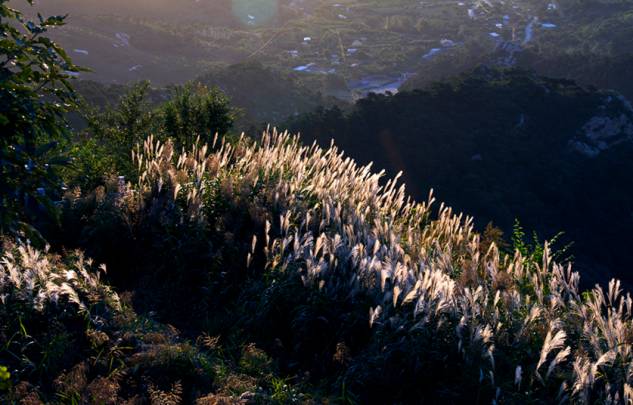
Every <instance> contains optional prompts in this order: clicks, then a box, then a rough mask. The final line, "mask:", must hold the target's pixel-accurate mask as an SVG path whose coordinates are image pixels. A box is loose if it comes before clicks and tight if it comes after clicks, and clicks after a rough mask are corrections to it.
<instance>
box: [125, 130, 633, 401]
mask: <svg viewBox="0 0 633 405" xmlns="http://www.w3.org/2000/svg"><path fill="white" fill-rule="evenodd" d="M211 150H213V151H212V152H211ZM134 158H135V161H136V163H137V165H138V167H139V169H140V170H141V173H142V174H141V177H140V181H139V184H138V185H137V186H136V187H135V191H130V192H129V193H128V195H127V197H126V198H132V199H137V200H138V201H140V202H143V203H147V202H148V201H152V199H156V198H157V196H158V195H161V196H169V197H170V198H171V199H172V200H173V203H174V204H178V203H179V202H180V203H181V204H183V205H182V206H183V207H184V209H186V212H187V215H188V216H189V218H191V219H192V220H196V221H204V220H205V201H208V200H209V199H210V198H213V197H214V196H210V193H211V188H210V187H209V184H210V183H211V182H220V183H221V187H220V190H222V193H223V194H222V196H221V197H222V198H226V199H229V200H230V199H232V198H237V196H244V195H256V196H257V197H256V198H257V199H258V200H257V201H258V204H260V206H263V207H265V208H266V209H265V213H264V214H263V215H264V221H265V226H264V229H263V232H261V233H260V234H257V233H256V234H255V235H253V239H252V252H251V253H250V254H249V256H248V257H245V258H244V259H243V260H244V264H245V265H246V264H251V261H252V257H253V256H254V255H257V252H262V253H263V255H265V258H266V266H267V267H268V268H269V269H275V270H277V271H280V272H284V271H298V272H299V273H300V275H301V277H302V279H303V281H304V284H305V286H306V287H313V288H318V289H319V290H321V291H322V292H323V293H325V294H328V295H332V296H338V297H353V296H355V295H358V294H364V295H369V296H370V297H371V298H372V300H373V303H374V304H373V305H372V307H371V308H368V309H367V310H368V313H369V320H370V323H371V324H372V325H373V327H374V328H380V327H381V325H382V324H383V323H384V322H389V323H390V324H391V326H392V327H393V323H394V322H395V323H399V324H401V325H400V326H402V327H405V328H408V329H409V330H412V331H413V330H427V331H428V330H436V331H437V333H440V330H441V331H442V332H441V333H446V332H445V331H446V330H451V328H446V327H445V326H447V325H448V326H451V325H452V330H453V331H454V332H453V333H454V336H453V338H454V339H455V340H456V342H457V345H456V347H455V350H457V351H459V352H460V353H461V355H462V356H463V358H464V360H466V361H467V362H471V363H472V362H474V363H475V364H479V367H480V373H481V376H482V380H485V381H486V383H489V384H491V385H492V386H493V387H495V388H496V392H497V394H496V396H497V398H503V397H504V395H511V394H518V393H520V392H558V401H560V402H568V401H572V402H586V401H590V400H596V399H597V400H601V401H606V402H609V403H611V402H613V403H619V402H623V401H628V400H630V399H631V392H632V389H631V384H632V383H633V366H631V359H632V355H633V354H632V350H631V348H632V346H631V343H632V336H633V334H632V324H631V305H632V303H633V301H632V300H631V297H630V295H628V294H627V295H623V294H622V292H621V290H620V287H619V282H618V281H615V280H614V281H612V282H611V283H610V284H609V287H608V290H607V291H604V290H603V289H602V288H600V287H598V286H596V287H595V288H594V289H593V290H592V291H590V292H588V293H585V294H581V292H580V291H579V290H578V283H579V277H580V276H579V275H578V273H575V272H573V270H572V269H571V267H562V266H561V265H559V264H557V263H554V262H553V261H552V260H550V252H549V249H548V247H547V246H545V252H546V253H545V255H544V258H543V261H542V263H531V264H530V263H526V260H525V258H523V257H521V255H520V254H519V253H517V254H516V255H515V256H514V257H510V256H507V255H502V254H500V252H499V250H498V249H497V247H496V246H495V245H494V244H493V245H491V246H490V247H489V248H488V249H487V250H486V251H482V250H480V236H479V235H478V234H477V233H476V232H474V231H473V225H472V220H471V219H470V218H465V217H463V216H462V215H456V214H455V213H453V212H452V210H451V209H450V208H448V207H446V206H443V205H441V206H440V207H439V209H437V211H436V214H435V215H434V216H433V215H432V211H431V206H432V204H433V199H432V197H429V200H428V201H427V202H424V203H417V202H414V201H412V200H411V199H409V198H408V197H407V195H406V193H405V190H404V187H403V186H398V184H397V179H392V180H388V181H386V182H382V179H381V177H382V173H377V174H376V173H373V172H372V171H371V167H370V166H366V167H360V166H358V165H356V164H355V163H354V161H353V160H351V159H349V158H346V157H345V156H344V155H343V154H342V153H340V152H339V151H338V150H337V149H336V148H335V147H331V148H329V149H327V150H324V149H321V148H319V147H317V146H315V145H312V146H302V145H301V144H300V143H299V142H298V139H297V137H294V136H290V135H288V134H280V133H276V132H271V133H265V134H264V135H263V137H262V138H261V140H260V142H259V143H251V142H249V141H247V140H246V139H242V140H241V141H240V142H239V143H238V144H236V145H228V144H223V145H220V146H218V147H216V146H215V145H213V147H210V148H208V147H206V146H205V147H200V148H195V149H194V150H193V151H191V152H187V153H185V152H183V153H182V154H180V155H179V156H176V155H175V154H174V152H173V148H172V147H171V145H170V144H167V145H163V144H160V143H159V142H157V141H154V140H153V139H151V138H150V139H148V140H147V142H146V143H145V145H144V147H143V148H142V149H141V148H139V150H137V151H136V153H135V156H134ZM216 197H217V196H216ZM431 218H434V219H431ZM465 275H467V276H465ZM535 342H536V343H535ZM535 344H536V345H537V346H538V347H536V348H534V347H532V346H534V345H535ZM517 347H525V348H531V349H536V350H531V352H536V353H534V354H533V355H532V356H531V357H529V356H527V357H526V356H523V357H522V358H521V359H520V360H519V361H520V363H518V364H515V365H514V366H513V367H512V369H513V370H516V372H515V373H513V374H512V375H503V374H498V373H497V372H496V371H497V368H496V363H497V361H498V359H499V358H501V357H503V361H506V362H507V361H509V360H508V359H509V358H511V356H510V354H511V353H512V352H513V351H515V350H516V348H517ZM528 351H530V350H528Z"/></svg>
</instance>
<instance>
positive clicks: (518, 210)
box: [290, 67, 633, 281]
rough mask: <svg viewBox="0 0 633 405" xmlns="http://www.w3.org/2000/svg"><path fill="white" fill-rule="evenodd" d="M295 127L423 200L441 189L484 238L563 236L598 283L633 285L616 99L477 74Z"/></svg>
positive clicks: (322, 114)
mask: <svg viewBox="0 0 633 405" xmlns="http://www.w3.org/2000/svg"><path fill="white" fill-rule="evenodd" d="M290 126H291V128H292V129H293V130H296V131H300V132H301V133H302V138H303V140H304V142H311V141H312V140H317V141H319V143H321V144H327V143H329V142H330V140H331V139H332V138H333V139H334V140H335V142H336V144H337V145H339V146H340V147H341V148H342V149H343V150H345V151H346V153H347V154H348V155H350V156H352V157H354V158H357V159H360V160H361V161H363V162H369V161H373V162H374V163H375V167H378V168H386V169H387V171H388V172H389V173H390V174H392V175H393V174H395V173H397V172H398V171H401V170H402V171H403V172H404V175H403V178H404V180H405V183H406V185H407V189H408V190H409V192H411V193H412V194H413V195H415V196H416V197H417V198H418V199H422V198H425V197H426V194H427V193H428V190H429V189H430V188H433V189H435V191H436V195H437V196H439V199H440V200H442V201H446V202H447V203H448V204H450V205H451V206H453V207H454V208H455V209H457V210H461V211H464V212H466V213H467V214H471V215H474V216H475V218H476V221H477V224H478V226H480V227H482V228H483V226H485V225H486V223H487V222H488V221H493V222H494V224H496V225H498V226H500V227H501V228H502V229H503V230H504V231H506V233H507V232H510V231H511V229H512V225H513V221H514V220H515V218H518V219H520V220H521V222H522V223H523V224H524V225H526V227H527V228H528V229H534V230H536V231H537V232H538V234H539V235H540V236H542V237H544V238H550V237H552V236H553V235H555V234H556V233H557V232H559V231H565V232H566V237H567V238H568V240H571V241H574V242H575V245H574V248H573V249H572V252H573V253H574V255H575V260H576V264H577V268H580V269H581V270H582V271H586V273H587V274H585V276H587V278H590V279H591V281H594V280H598V279H600V280H604V279H606V278H607V277H608V275H614V274H617V275H618V276H620V277H623V278H625V279H627V280H633V275H631V274H630V273H629V272H628V269H629V266H628V259H629V250H628V248H627V246H630V244H631V242H632V240H631V235H632V234H633V212H632V211H631V207H632V206H633V195H632V194H631V193H630V190H631V189H633V177H632V176H631V172H632V170H633V142H632V140H633V110H632V109H631V106H630V104H629V103H628V102H627V101H626V100H625V99H624V98H622V97H620V96H618V95H617V94H615V93H611V92H601V91H596V90H588V89H585V88H583V87H580V86H578V85H576V84H575V83H573V82H571V81H566V80H553V79H546V78H543V77H539V76H536V75H534V74H531V73H527V72H524V71H521V70H492V69H488V68H484V67H481V68H478V69H476V70H475V71H473V72H471V73H469V74H466V75H462V76H460V77H458V78H455V79H453V80H450V81H446V82H441V83H436V84H434V85H432V86H430V87H429V88H427V89H426V90H415V91H410V92H402V93H399V94H397V95H394V96H389V95H387V96H385V95H370V96H369V97H367V98H365V99H361V100H359V101H358V102H357V103H356V105H355V106H354V108H353V109H352V110H351V111H349V112H343V111H341V110H340V109H338V108H332V109H320V110H318V111H316V112H314V113H312V114H308V115H304V116H301V117H300V118H297V119H295V120H294V122H293V123H292V124H291V125H290ZM600 264H601V265H600ZM603 266H604V267H603ZM605 267H606V268H605Z"/></svg>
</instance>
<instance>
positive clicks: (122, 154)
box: [69, 81, 159, 189]
mask: <svg viewBox="0 0 633 405" xmlns="http://www.w3.org/2000/svg"><path fill="white" fill-rule="evenodd" d="M149 88H150V84H149V82H148V81H143V82H139V83H136V84H135V85H134V86H132V87H131V88H130V89H129V90H128V91H127V93H125V94H123V95H122V96H121V97H120V99H119V101H118V103H117V104H116V105H115V106H110V107H107V108H106V109H105V110H103V111H99V110H97V109H91V110H89V111H88V112H87V113H86V118H87V121H88V130H87V133H86V134H84V136H83V137H81V139H78V142H77V144H76V145H74V147H73V151H72V154H73V157H74V158H75V159H74V160H75V164H74V170H73V171H72V174H71V175H70V176H69V177H70V178H71V179H72V180H70V182H71V183H72V184H74V185H79V186H81V187H82V188H87V189H91V188H93V187H94V186H96V185H97V184H98V183H99V182H101V181H102V180H103V177H104V176H108V175H110V174H112V175H114V174H120V175H124V176H131V175H132V174H133V173H134V168H133V167H132V164H131V159H130V151H131V150H132V149H133V148H134V146H135V145H136V144H138V143H140V142H142V141H143V140H144V139H145V138H146V137H147V136H148V135H149V134H151V133H152V132H155V131H156V130H157V129H158V126H159V124H158V123H157V122H156V120H155V119H156V114H155V113H154V111H153V110H152V106H151V105H150V103H149V102H148V101H147V95H148V91H149Z"/></svg>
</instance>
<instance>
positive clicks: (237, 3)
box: [231, 0, 279, 26]
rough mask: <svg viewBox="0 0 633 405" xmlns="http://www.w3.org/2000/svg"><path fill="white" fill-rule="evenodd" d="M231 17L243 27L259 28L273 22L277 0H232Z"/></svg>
mask: <svg viewBox="0 0 633 405" xmlns="http://www.w3.org/2000/svg"><path fill="white" fill-rule="evenodd" d="M231 3H232V7H233V15H235V17H236V18H237V19H238V20H239V21H240V22H241V23H242V24H244V25H252V26H259V25H265V24H268V23H271V22H273V21H275V19H276V18H277V15H278V13H279V0H232V2H231Z"/></svg>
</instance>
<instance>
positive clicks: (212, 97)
mask: <svg viewBox="0 0 633 405" xmlns="http://www.w3.org/2000/svg"><path fill="white" fill-rule="evenodd" d="M163 114H164V115H163V117H164V131H165V134H166V135H167V136H169V137H171V138H173V139H174V140H175V141H176V143H177V144H178V145H179V146H189V145H191V144H193V143H194V142H195V141H196V139H197V138H198V137H200V139H201V140H202V141H203V142H210V141H211V140H212V139H213V137H214V136H215V134H216V133H218V134H220V135H226V133H227V132H228V131H229V130H230V129H231V128H232V126H233V123H234V121H235V116H236V114H235V111H234V109H233V108H232V107H231V105H230V103H229V99H228V97H226V95H224V93H222V92H221V91H220V90H219V89H217V88H211V89H209V88H207V87H206V86H204V85H202V84H197V83H196V84H194V83H188V84H186V85H185V86H182V87H176V88H175V89H174V94H173V98H172V100H170V101H169V102H167V103H166V104H165V105H164V106H163Z"/></svg>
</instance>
